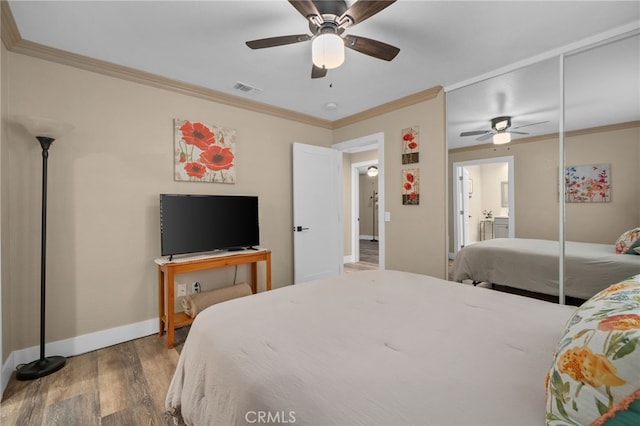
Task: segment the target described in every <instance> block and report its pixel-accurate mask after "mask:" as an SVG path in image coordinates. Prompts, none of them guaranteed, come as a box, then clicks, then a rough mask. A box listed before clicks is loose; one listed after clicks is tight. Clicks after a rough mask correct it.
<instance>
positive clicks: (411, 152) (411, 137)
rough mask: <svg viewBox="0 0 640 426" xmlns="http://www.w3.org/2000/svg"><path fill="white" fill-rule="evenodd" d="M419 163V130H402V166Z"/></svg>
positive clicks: (410, 128) (413, 128)
mask: <svg viewBox="0 0 640 426" xmlns="http://www.w3.org/2000/svg"><path fill="white" fill-rule="evenodd" d="M419 161H420V128H419V127H418V126H414V127H409V128H407V129H403V130H402V164H414V163H418V162H419Z"/></svg>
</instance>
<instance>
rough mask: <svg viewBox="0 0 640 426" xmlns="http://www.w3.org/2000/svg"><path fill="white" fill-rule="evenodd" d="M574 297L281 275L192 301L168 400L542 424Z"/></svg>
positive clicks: (230, 420)
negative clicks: (285, 279)
mask: <svg viewBox="0 0 640 426" xmlns="http://www.w3.org/2000/svg"><path fill="white" fill-rule="evenodd" d="M573 310H574V308H572V307H568V306H561V305H556V304H552V303H549V302H544V301H540V300H535V299H529V298H524V297H520V296H516V295H512V294H506V293H500V292H495V291H490V290H487V289H482V288H477V287H473V286H469V285H464V284H460V283H455V282H450V281H444V280H441V279H437V278H433V277H428V276H424V275H417V274H411V273H406V272H398V271H388V270H387V271H363V272H356V273H350V274H343V275H341V276H338V277H335V278H331V279H322V280H318V281H313V282H309V283H304V284H298V285H295V286H288V287H285V288H280V289H277V290H273V291H270V292H263V293H259V294H256V295H252V296H249V297H245V298H240V299H235V300H231V301H228V302H224V303H221V304H218V305H214V306H212V307H210V308H207V309H206V310H204V311H203V312H202V313H200V314H199V315H198V317H196V319H195V321H194V323H193V324H192V327H191V330H190V332H189V336H188V338H187V340H186V342H185V345H184V348H183V351H182V353H181V356H180V359H179V362H178V365H177V369H176V372H175V375H174V377H173V380H172V383H171V386H170V388H169V391H168V393H167V398H166V405H167V409H169V410H172V411H174V412H176V413H179V412H181V413H182V417H183V418H184V421H185V422H186V424H189V425H209V424H220V425H243V424H255V423H256V422H257V421H258V418H259V416H262V419H263V420H265V421H266V420H269V419H270V420H271V421H270V422H269V423H281V424H284V423H295V424H298V425H300V424H304V425H347V424H348V425H359V424H361V425H390V424H394V425H403V424H406V425H409V424H413V425H415V424H421V425H429V424H430V425H474V426H479V425H492V426H498V425H509V426H513V425H516V424H517V425H543V424H544V423H545V421H544V417H545V383H544V381H545V375H546V372H547V370H548V368H549V366H550V363H551V361H552V356H553V351H554V348H555V345H556V343H557V339H558V338H559V336H560V334H561V333H562V331H563V328H564V325H565V322H566V321H567V319H568V317H569V316H570V314H571V313H572V312H573ZM265 421H263V422H265Z"/></svg>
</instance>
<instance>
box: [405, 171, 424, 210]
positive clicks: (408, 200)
mask: <svg viewBox="0 0 640 426" xmlns="http://www.w3.org/2000/svg"><path fill="white" fill-rule="evenodd" d="M402 204H403V205H405V206H417V205H418V204H420V169H405V170H402Z"/></svg>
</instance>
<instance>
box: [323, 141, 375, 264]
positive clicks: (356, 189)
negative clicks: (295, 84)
mask: <svg viewBox="0 0 640 426" xmlns="http://www.w3.org/2000/svg"><path fill="white" fill-rule="evenodd" d="M332 148H334V149H337V150H339V151H342V152H343V153H348V154H355V153H359V152H364V151H371V150H375V151H376V152H377V159H376V160H368V161H363V162H362V164H358V163H353V164H350V165H349V166H348V167H347V166H345V167H344V170H345V171H346V170H348V174H349V175H350V179H347V178H346V177H345V180H344V182H345V185H349V183H348V182H350V192H351V196H350V197H349V200H348V201H347V200H345V208H344V212H345V218H348V217H350V218H351V220H344V221H343V223H344V224H345V247H346V246H347V245H346V241H347V240H349V241H350V242H351V244H350V247H351V250H350V252H351V253H345V263H353V262H355V261H357V260H354V259H358V260H360V251H361V250H360V242H361V240H360V226H359V218H360V211H359V210H360V209H359V205H360V203H359V199H360V195H361V194H360V192H361V191H360V184H359V174H358V171H357V169H358V168H360V167H368V166H371V165H374V164H375V165H377V168H378V176H377V181H378V191H377V199H378V202H377V205H376V206H375V221H374V222H375V231H376V232H377V235H376V237H375V239H376V240H377V243H376V244H377V249H378V261H377V269H384V268H385V245H384V241H385V238H384V234H385V229H384V200H385V196H384V134H383V133H376V134H373V135H369V136H364V137H362V138H357V139H353V140H349V141H345V142H341V143H337V144H334V145H333V146H332ZM354 169H356V170H355V171H354ZM345 193H346V191H345ZM362 195H363V196H364V195H366V194H362ZM366 196H369V195H366ZM368 212H369V213H372V214H373V212H372V211H371V210H368ZM347 224H348V225H349V226H347ZM372 229H373V228H372ZM367 236H369V235H368V234H367ZM371 239H372V238H371ZM367 242H368V241H367Z"/></svg>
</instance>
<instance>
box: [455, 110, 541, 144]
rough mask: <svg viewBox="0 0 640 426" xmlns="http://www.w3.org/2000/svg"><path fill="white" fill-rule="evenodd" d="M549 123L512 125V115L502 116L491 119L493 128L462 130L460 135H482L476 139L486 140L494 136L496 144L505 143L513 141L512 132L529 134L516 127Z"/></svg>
mask: <svg viewBox="0 0 640 426" xmlns="http://www.w3.org/2000/svg"><path fill="white" fill-rule="evenodd" d="M543 123H548V121H539V122H537V123H529V124H523V125H521V126H518V127H511V117H510V116H506V115H505V116H501V117H495V118H492V119H491V129H489V130H473V131H470V132H462V133H460V136H463V137H464V136H478V135H481V136H480V137H479V138H476V140H479V141H484V140H487V139H489V138H491V137H493V143H494V144H503V143H507V142H511V134H516V135H528V134H529V133H526V132H516V131H515V129H521V128H523V127H528V126H535V125H536V124H543Z"/></svg>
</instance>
